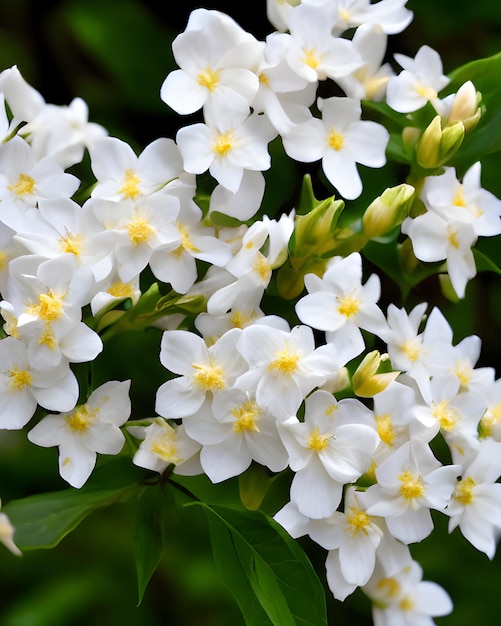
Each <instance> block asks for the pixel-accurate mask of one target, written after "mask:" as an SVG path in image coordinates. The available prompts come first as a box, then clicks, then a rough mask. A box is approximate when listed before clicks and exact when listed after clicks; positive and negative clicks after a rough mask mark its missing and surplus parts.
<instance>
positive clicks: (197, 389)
mask: <svg viewBox="0 0 501 626" xmlns="http://www.w3.org/2000/svg"><path fill="white" fill-rule="evenodd" d="M241 332H242V331H240V329H238V328H233V329H232V330H229V331H228V332H227V333H225V334H224V335H223V336H222V337H221V338H220V339H218V341H216V343H214V344H213V345H212V346H210V347H209V348H208V347H207V344H206V343H205V341H204V340H203V339H202V338H201V337H199V336H198V335H196V334H195V333H192V332H189V331H185V330H168V331H165V332H164V334H163V336H162V342H161V346H160V361H161V363H162V365H163V366H164V367H165V368H167V369H168V370H170V371H171V372H173V373H175V374H181V376H179V377H178V378H174V379H172V380H168V381H167V382H165V383H163V385H161V386H160V388H159V389H158V391H157V399H156V411H157V413H158V414H159V415H162V416H163V417H166V418H168V419H169V418H172V419H177V418H181V417H185V416H187V415H193V414H194V413H196V412H197V411H198V410H199V408H200V407H201V406H202V404H203V402H204V400H205V398H206V396H207V394H208V393H210V394H217V393H220V392H221V391H223V390H225V389H228V388H230V387H231V385H232V384H233V382H234V381H235V379H236V378H237V376H238V375H239V374H241V373H242V372H243V371H244V369H245V362H244V360H243V359H242V357H241V356H240V354H239V353H238V352H237V350H236V343H237V341H238V339H239V338H240V334H241Z"/></svg>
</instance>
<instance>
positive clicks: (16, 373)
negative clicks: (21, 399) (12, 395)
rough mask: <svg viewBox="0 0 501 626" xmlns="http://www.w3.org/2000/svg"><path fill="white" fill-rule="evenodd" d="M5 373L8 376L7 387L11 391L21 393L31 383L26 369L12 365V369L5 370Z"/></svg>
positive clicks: (30, 377)
mask: <svg viewBox="0 0 501 626" xmlns="http://www.w3.org/2000/svg"><path fill="white" fill-rule="evenodd" d="M7 373H8V375H9V387H10V389H11V390H12V391H21V389H24V388H25V387H29V386H30V385H31V383H32V380H33V377H32V376H31V373H30V372H29V370H27V369H24V370H23V369H20V368H19V367H18V366H17V365H14V367H13V368H12V369H9V370H7Z"/></svg>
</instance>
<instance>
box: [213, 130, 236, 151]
mask: <svg viewBox="0 0 501 626" xmlns="http://www.w3.org/2000/svg"><path fill="white" fill-rule="evenodd" d="M234 147H235V137H234V133H233V131H232V130H229V131H228V132H226V133H218V135H217V136H216V139H215V141H214V143H213V144H212V151H213V152H215V153H216V155H217V156H218V157H225V156H226V155H227V154H228V152H231V150H233V148H234Z"/></svg>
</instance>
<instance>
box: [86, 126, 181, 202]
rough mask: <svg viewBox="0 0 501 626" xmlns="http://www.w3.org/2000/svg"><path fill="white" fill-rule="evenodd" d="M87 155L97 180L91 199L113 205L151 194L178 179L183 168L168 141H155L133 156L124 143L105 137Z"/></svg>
mask: <svg viewBox="0 0 501 626" xmlns="http://www.w3.org/2000/svg"><path fill="white" fill-rule="evenodd" d="M89 154H90V159H91V167H92V171H93V173H94V176H95V177H96V178H97V184H96V185H95V187H94V188H93V190H92V197H93V198H102V199H104V200H113V201H114V202H119V201H120V200H127V199H128V200H136V199H137V198H140V197H142V196H148V195H151V194H152V193H154V192H155V191H158V190H159V189H161V188H162V187H164V186H165V185H166V184H167V183H169V182H170V181H171V180H173V179H174V178H178V177H179V175H180V174H181V172H182V169H183V163H182V159H181V155H180V154H179V150H178V148H177V146H176V144H175V143H174V141H173V140H172V139H165V138H160V139H156V140H155V141H153V142H152V143H150V144H148V145H147V146H146V148H145V149H144V150H143V151H142V152H141V154H140V155H139V156H136V154H135V153H134V151H133V150H132V148H131V147H130V146H129V144H127V143H125V141H122V140H120V139H117V138H116V137H106V138H104V139H101V140H100V141H97V142H95V143H94V145H93V146H92V147H91V149H90V150H89Z"/></svg>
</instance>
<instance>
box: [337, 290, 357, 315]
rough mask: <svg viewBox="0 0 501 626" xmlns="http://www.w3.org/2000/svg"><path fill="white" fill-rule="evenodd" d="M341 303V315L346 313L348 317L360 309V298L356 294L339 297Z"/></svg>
mask: <svg viewBox="0 0 501 626" xmlns="http://www.w3.org/2000/svg"><path fill="white" fill-rule="evenodd" d="M338 301H339V304H338V305H337V310H338V311H339V313H340V314H341V315H344V317H346V318H347V319H349V318H350V317H353V316H355V315H356V314H357V313H358V312H359V310H360V298H359V297H358V296H355V295H347V296H343V297H342V298H338Z"/></svg>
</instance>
